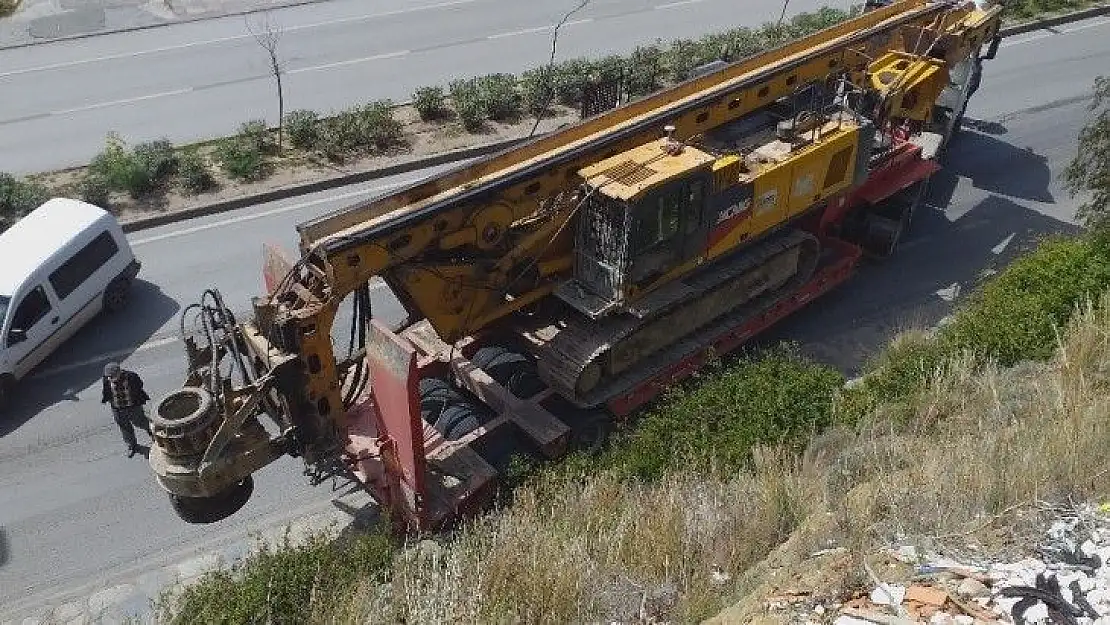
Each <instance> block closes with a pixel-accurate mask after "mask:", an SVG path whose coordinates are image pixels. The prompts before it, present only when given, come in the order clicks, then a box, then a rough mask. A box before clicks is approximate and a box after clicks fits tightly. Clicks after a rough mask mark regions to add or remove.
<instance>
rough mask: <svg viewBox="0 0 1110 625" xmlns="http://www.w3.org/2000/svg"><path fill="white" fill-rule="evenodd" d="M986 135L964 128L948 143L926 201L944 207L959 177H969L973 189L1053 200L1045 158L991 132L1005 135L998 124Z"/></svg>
mask: <svg viewBox="0 0 1110 625" xmlns="http://www.w3.org/2000/svg"><path fill="white" fill-rule="evenodd" d="M983 123H984V124H986V125H988V126H991V127H992V128H991V132H990V134H985V132H974V131H969V130H964V131H963V132H961V133H960V134H958V135H956V137H955V139H953V140H952V142H951V143H950V145H949V148H948V153H947V155H946V156H945V159H944V169H942V170H941V171H939V172H937V173H936V175H935V176H934V177H933V180H932V182H931V183H930V185H929V186H930V202H931V203H932V204H933V205H934V206H947V205H948V204H949V201H950V200H951V199H952V195H953V193H954V191H955V189H956V184H957V183H958V182H959V180H960V178H965V179H967V180H969V181H970V182H971V183H972V185H973V186H974V187H975V188H976V189H980V190H983V191H986V192H988V193H997V194H999V195H1005V196H1009V197H1011V198H1016V199H1021V200H1032V201H1034V202H1044V203H1048V204H1051V203H1054V202H1055V201H1056V199H1055V198H1054V197H1053V196H1052V193H1051V191H1050V190H1049V183H1050V182H1051V181H1052V170H1051V168H1049V165H1048V159H1047V158H1045V157H1044V156H1042V155H1040V154H1037V153H1036V152H1033V151H1032V150H1030V149H1028V148H1019V147H1016V146H1014V145H1012V144H1010V143H1007V142H1006V141H1004V140H1002V139H997V138H995V137H994V136H992V135H1005V134H1006V132H1007V131H1006V128H1005V126H1002V125H1001V124H998V123H993V122H992V123H987V122H983Z"/></svg>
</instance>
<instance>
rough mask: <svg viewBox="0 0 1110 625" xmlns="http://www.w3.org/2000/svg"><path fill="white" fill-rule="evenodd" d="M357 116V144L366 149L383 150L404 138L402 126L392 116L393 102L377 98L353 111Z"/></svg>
mask: <svg viewBox="0 0 1110 625" xmlns="http://www.w3.org/2000/svg"><path fill="white" fill-rule="evenodd" d="M353 112H354V113H355V115H357V116H358V127H359V144H360V145H361V146H362V147H364V148H368V149H376V150H385V149H389V148H391V147H393V146H395V145H398V144H400V143H401V142H402V140H403V139H404V126H403V125H402V124H401V122H400V121H398V120H397V119H396V118H394V117H393V102H391V101H390V100H377V101H375V102H371V103H369V104H366V105H364V106H361V107H357V108H355V109H354V111H353Z"/></svg>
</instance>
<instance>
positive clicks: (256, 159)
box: [213, 135, 266, 182]
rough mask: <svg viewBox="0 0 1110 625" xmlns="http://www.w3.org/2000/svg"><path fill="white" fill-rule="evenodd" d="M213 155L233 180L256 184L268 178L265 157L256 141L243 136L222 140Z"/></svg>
mask: <svg viewBox="0 0 1110 625" xmlns="http://www.w3.org/2000/svg"><path fill="white" fill-rule="evenodd" d="M213 154H214V156H215V157H216V161H217V162H219V164H220V167H222V168H223V170H224V172H226V173H227V175H228V176H230V177H231V178H234V179H236V180H241V181H244V182H254V181H257V180H261V179H263V178H265V177H266V159H265V156H264V155H263V154H262V151H261V150H259V149H258V144H257V143H256V142H255V141H252V140H250V139H247V138H245V137H244V136H243V135H239V136H236V137H228V138H225V139H221V140H220V142H219V143H217V144H216V149H215V151H214V153H213Z"/></svg>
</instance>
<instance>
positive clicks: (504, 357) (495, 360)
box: [470, 345, 547, 399]
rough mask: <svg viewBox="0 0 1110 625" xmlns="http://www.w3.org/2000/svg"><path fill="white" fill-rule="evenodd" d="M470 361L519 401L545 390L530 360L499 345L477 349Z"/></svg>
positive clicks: (545, 386)
mask: <svg viewBox="0 0 1110 625" xmlns="http://www.w3.org/2000/svg"><path fill="white" fill-rule="evenodd" d="M470 361H471V362H473V363H474V365H475V366H477V367H478V368H479V369H481V370H483V371H485V372H486V373H487V374H489V376H490V377H491V378H493V379H494V381H496V382H497V383H498V384H500V385H501V386H504V387H505V388H507V389H508V390H509V392H510V393H512V394H513V395H515V396H516V397H518V398H520V399H530V398H532V397H535V396H536V395H538V394H540V393H541V392H543V390H544V389H545V388H547V385H545V384H544V383H543V380H541V379H540V376H539V373H538V372H537V371H536V366H535V363H533V362H532V360H531V359H530V358H528V357H527V356H525V355H523V354H518V353H516V352H514V351H511V350H509V349H507V348H505V347H502V346H500V345H491V346H489V347H483V348H481V349H479V350H478V351H477V352H475V353H474V357H473V358H471V359H470Z"/></svg>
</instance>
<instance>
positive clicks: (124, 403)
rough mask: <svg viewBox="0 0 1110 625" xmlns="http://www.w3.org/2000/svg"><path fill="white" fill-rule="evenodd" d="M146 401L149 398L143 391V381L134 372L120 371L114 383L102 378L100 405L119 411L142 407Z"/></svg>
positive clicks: (106, 377) (105, 377)
mask: <svg viewBox="0 0 1110 625" xmlns="http://www.w3.org/2000/svg"><path fill="white" fill-rule="evenodd" d="M148 401H150V396H149V395H147V394H146V391H145V390H144V389H143V379H142V378H140V377H139V374H137V373H135V372H134V371H127V370H123V371H120V375H119V379H118V380H117V381H116V382H112V380H110V379H109V378H108V376H104V379H103V389H102V392H101V397H100V403H102V404H108V405H110V406H111V407H112V408H113V409H119V408H131V407H132V406H142V405H143V404H145V403H147V402H148Z"/></svg>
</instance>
